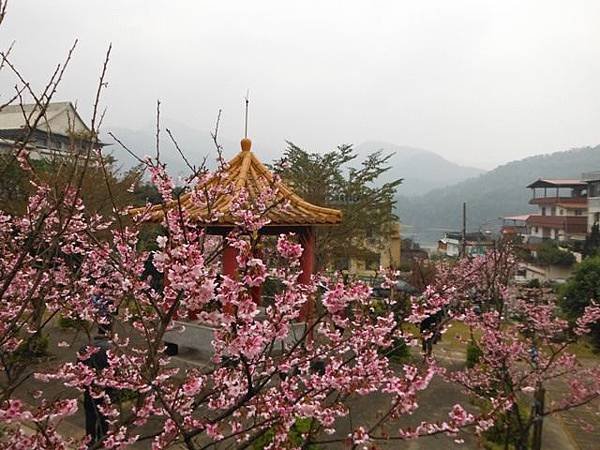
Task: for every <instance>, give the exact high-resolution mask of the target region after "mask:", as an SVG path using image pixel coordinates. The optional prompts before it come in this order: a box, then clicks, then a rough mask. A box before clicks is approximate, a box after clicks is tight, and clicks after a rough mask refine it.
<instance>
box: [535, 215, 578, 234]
mask: <svg viewBox="0 0 600 450" xmlns="http://www.w3.org/2000/svg"><path fill="white" fill-rule="evenodd" d="M527 225H528V226H529V227H540V228H553V229H555V230H562V231H564V232H565V233H567V234H585V233H586V232H587V216H540V215H530V216H529V217H528V219H527Z"/></svg>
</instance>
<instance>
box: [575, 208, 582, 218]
mask: <svg viewBox="0 0 600 450" xmlns="http://www.w3.org/2000/svg"><path fill="white" fill-rule="evenodd" d="M575 215H576V216H582V215H583V209H576V210H575Z"/></svg>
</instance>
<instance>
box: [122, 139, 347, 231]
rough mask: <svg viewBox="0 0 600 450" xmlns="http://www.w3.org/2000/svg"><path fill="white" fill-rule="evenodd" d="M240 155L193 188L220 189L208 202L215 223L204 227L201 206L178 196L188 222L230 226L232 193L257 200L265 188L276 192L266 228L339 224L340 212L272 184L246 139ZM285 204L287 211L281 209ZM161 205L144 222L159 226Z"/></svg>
mask: <svg viewBox="0 0 600 450" xmlns="http://www.w3.org/2000/svg"><path fill="white" fill-rule="evenodd" d="M241 144H242V151H240V152H239V153H238V154H237V155H236V156H235V157H234V158H233V159H232V160H231V161H229V163H228V168H227V170H226V171H225V173H224V174H223V175H222V176H221V177H219V178H218V179H217V178H213V179H211V180H210V181H209V182H208V183H207V184H205V185H200V186H197V187H196V188H195V189H203V188H206V187H212V186H214V185H215V184H216V183H219V184H221V185H222V187H223V188H224V189H222V190H223V191H225V193H223V194H221V195H220V196H219V197H217V198H216V199H215V201H214V202H212V205H211V211H212V212H213V213H215V212H219V213H221V214H222V215H221V216H220V218H219V219H218V220H217V221H216V222H212V223H206V218H207V217H208V215H209V214H208V211H207V208H206V206H205V205H197V204H194V202H193V196H192V194H191V193H186V194H184V195H182V196H181V198H180V202H179V204H180V205H181V207H184V208H185V209H186V210H187V211H189V213H190V215H191V217H192V218H194V219H197V220H198V221H199V222H202V223H204V224H205V225H211V226H232V225H233V219H232V217H231V215H230V213H229V211H230V208H231V203H232V201H233V198H234V193H235V192H238V191H239V190H240V189H243V188H245V189H246V190H247V191H248V193H249V195H250V196H251V198H252V197H257V196H258V195H259V194H260V192H262V191H264V190H266V189H268V188H269V187H271V186H272V187H276V188H277V197H276V199H275V201H274V206H273V207H272V208H270V209H269V210H268V211H267V213H266V215H267V217H268V218H269V219H270V223H269V224H268V225H267V226H278V225H289V226H293V225H335V224H339V223H340V222H341V221H342V212H341V211H340V210H338V209H332V208H324V207H321V206H317V205H313V204H312V203H309V202H307V201H305V200H303V199H302V198H301V197H299V196H298V195H296V194H294V192H293V191H292V190H291V189H290V188H289V187H287V186H286V185H285V184H283V183H282V182H280V181H275V177H274V176H273V174H272V173H271V172H270V171H269V169H267V168H266V167H265V166H264V164H262V163H261V162H260V161H259V160H258V158H257V157H256V155H255V154H254V153H253V152H252V151H251V150H250V147H251V142H250V140H249V139H243V140H242V143H241ZM286 204H287V207H286V206H284V205H286ZM166 207H167V208H173V207H179V206H178V205H177V203H176V202H171V203H169V204H167V205H166ZM164 209H165V207H164V206H163V205H154V206H152V207H151V208H150V210H149V214H148V218H147V219H146V220H148V221H151V222H160V221H162V219H163V217H164ZM144 211H146V209H145V208H137V209H135V210H132V211H131V212H130V214H132V215H136V214H140V213H142V212H144Z"/></svg>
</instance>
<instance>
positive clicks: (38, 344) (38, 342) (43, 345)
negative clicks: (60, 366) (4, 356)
mask: <svg viewBox="0 0 600 450" xmlns="http://www.w3.org/2000/svg"><path fill="white" fill-rule="evenodd" d="M48 346H49V339H48V336H47V335H44V334H40V333H36V334H33V335H31V336H30V337H29V338H28V339H26V340H25V341H24V342H22V343H21V345H19V347H18V348H17V349H16V350H15V351H14V353H13V354H12V359H13V361H18V360H27V359H31V358H41V357H44V356H48V355H49V352H48Z"/></svg>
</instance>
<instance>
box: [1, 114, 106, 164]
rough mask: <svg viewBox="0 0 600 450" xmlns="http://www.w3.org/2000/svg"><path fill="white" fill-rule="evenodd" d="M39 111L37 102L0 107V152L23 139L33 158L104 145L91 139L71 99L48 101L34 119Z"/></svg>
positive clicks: (88, 129) (9, 148)
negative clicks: (42, 110) (41, 112)
mask: <svg viewBox="0 0 600 450" xmlns="http://www.w3.org/2000/svg"><path fill="white" fill-rule="evenodd" d="M39 111H40V108H39V106H38V105H37V104H24V105H9V106H5V107H4V108H2V109H1V110H0V153H2V152H6V151H11V150H12V149H13V148H14V147H15V145H16V144H17V143H19V142H23V141H26V148H27V149H28V151H29V152H30V156H31V157H32V158H34V159H35V158H41V157H43V156H49V155H51V154H55V153H56V152H62V153H66V152H70V151H77V150H81V149H87V148H90V145H93V146H94V147H102V146H103V145H104V144H102V143H100V142H97V141H94V140H93V139H92V137H93V136H92V131H91V130H90V128H89V127H88V126H87V125H86V124H85V122H84V121H83V120H82V119H81V117H80V116H79V114H78V113H77V110H76V109H75V107H74V106H73V104H72V103H71V102H57V103H50V104H49V105H48V106H47V108H46V110H45V111H44V115H43V117H41V118H40V119H39V120H37V123H34V122H35V120H36V118H37V117H38V116H39ZM34 125H35V126H34Z"/></svg>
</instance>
